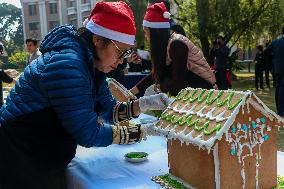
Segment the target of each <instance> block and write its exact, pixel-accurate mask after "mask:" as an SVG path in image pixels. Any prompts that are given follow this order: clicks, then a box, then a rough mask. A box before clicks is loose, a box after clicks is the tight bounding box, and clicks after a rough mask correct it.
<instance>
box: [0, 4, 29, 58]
mask: <svg viewBox="0 0 284 189" xmlns="http://www.w3.org/2000/svg"><path fill="white" fill-rule="evenodd" d="M0 40H2V41H4V45H5V47H6V50H7V53H8V55H11V54H13V53H15V51H17V48H20V47H22V46H23V45H24V35H23V21H22V12H21V9H20V8H17V7H16V6H14V5H12V4H7V3H1V4H0ZM12 44H13V45H12Z"/></svg>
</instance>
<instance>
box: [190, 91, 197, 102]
mask: <svg viewBox="0 0 284 189" xmlns="http://www.w3.org/2000/svg"><path fill="white" fill-rule="evenodd" d="M196 93H197V89H195V90H194V91H193V93H192V94H191V96H190V98H189V102H190V103H192V102H194V101H196V100H197V98H198V96H196V97H194V95H195V94H196ZM193 97H194V98H193Z"/></svg>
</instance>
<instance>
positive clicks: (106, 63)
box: [93, 37, 131, 73]
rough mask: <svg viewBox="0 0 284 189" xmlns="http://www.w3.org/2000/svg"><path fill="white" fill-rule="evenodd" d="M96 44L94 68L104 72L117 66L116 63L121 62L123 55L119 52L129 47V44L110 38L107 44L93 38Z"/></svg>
mask: <svg viewBox="0 0 284 189" xmlns="http://www.w3.org/2000/svg"><path fill="white" fill-rule="evenodd" d="M93 43H94V44H95V46H96V50H97V55H98V57H99V60H98V61H95V66H96V68H97V69H98V70H99V71H101V72H104V73H108V72H110V71H112V70H114V69H116V68H117V66H118V64H122V62H123V57H121V54H122V53H123V52H125V51H126V50H127V49H129V48H130V47H131V45H128V44H125V43H121V42H118V41H114V40H111V42H110V43H108V44H107V45H105V44H103V43H102V40H99V39H96V38H95V37H94V38H93Z"/></svg>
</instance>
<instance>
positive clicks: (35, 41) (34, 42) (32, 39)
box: [26, 38, 38, 46]
mask: <svg viewBox="0 0 284 189" xmlns="http://www.w3.org/2000/svg"><path fill="white" fill-rule="evenodd" d="M37 41H38V40H37V39H35V38H28V39H26V44H27V43H28V42H32V43H33V44H34V46H37Z"/></svg>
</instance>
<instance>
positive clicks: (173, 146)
mask: <svg viewBox="0 0 284 189" xmlns="http://www.w3.org/2000/svg"><path fill="white" fill-rule="evenodd" d="M168 154H169V168H170V174H172V175H174V176H176V177H178V178H180V179H182V180H184V181H185V182H187V183H188V184H190V185H191V186H193V187H196V188H199V189H215V173H214V170H215V168H214V158H213V153H210V154H208V151H207V150H202V149H199V148H198V147H196V146H193V145H186V144H185V143H184V144H181V142H180V141H179V140H169V141H168Z"/></svg>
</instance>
